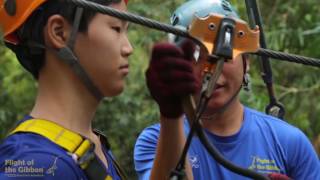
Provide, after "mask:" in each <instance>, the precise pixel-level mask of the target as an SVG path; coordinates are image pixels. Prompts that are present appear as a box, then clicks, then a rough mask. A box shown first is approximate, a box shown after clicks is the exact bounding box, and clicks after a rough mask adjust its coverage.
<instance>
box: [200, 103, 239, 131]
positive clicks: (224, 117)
mask: <svg viewBox="0 0 320 180" xmlns="http://www.w3.org/2000/svg"><path fill="white" fill-rule="evenodd" d="M243 114H244V107H243V105H242V104H241V103H240V101H239V100H238V99H235V100H234V101H233V102H232V103H230V104H229V105H228V107H226V109H225V110H224V111H223V112H218V113H215V114H214V115H212V116H211V117H210V116H209V118H204V119H202V123H203V127H204V128H206V129H207V130H209V131H210V132H212V133H214V134H216V135H219V136H230V135H233V134H235V133H237V132H238V131H239V130H240V128H241V126H242V122H243Z"/></svg>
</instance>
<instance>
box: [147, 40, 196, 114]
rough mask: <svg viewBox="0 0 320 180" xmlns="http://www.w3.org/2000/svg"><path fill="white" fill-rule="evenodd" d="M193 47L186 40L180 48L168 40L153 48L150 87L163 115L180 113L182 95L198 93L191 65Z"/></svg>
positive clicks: (149, 74) (148, 80) (181, 112)
mask: <svg viewBox="0 0 320 180" xmlns="http://www.w3.org/2000/svg"><path fill="white" fill-rule="evenodd" d="M194 50H195V46H194V44H193V43H192V42H191V41H186V42H185V43H183V44H182V46H181V48H178V47H176V46H174V45H172V44H168V43H159V44H156V45H155V46H154V47H153V51H152V57H151V61H150V65H149V68H148V69H147V72H146V79H147V86H148V88H149V91H150V94H151V96H152V97H153V99H154V100H155V101H156V102H157V103H158V105H159V108H160V113H161V114H162V116H164V117H167V118H177V117H179V116H181V115H182V114H183V108H182V101H181V99H182V97H185V96H187V95H189V94H193V93H195V92H196V91H197V89H198V87H199V83H198V81H197V78H196V76H195V74H194V72H193V67H192V59H193V53H194Z"/></svg>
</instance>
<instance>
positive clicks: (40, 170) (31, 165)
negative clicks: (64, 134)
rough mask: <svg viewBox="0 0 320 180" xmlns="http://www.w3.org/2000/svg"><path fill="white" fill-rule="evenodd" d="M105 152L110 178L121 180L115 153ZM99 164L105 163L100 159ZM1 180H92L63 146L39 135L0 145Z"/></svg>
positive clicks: (20, 136) (17, 136)
mask: <svg viewBox="0 0 320 180" xmlns="http://www.w3.org/2000/svg"><path fill="white" fill-rule="evenodd" d="M28 119H30V118H28ZM103 152H104V155H105V157H106V159H107V162H108V168H105V170H106V172H107V174H109V175H110V176H111V177H112V178H113V180H118V179H119V180H120V177H119V175H118V173H117V171H116V169H115V167H114V165H113V162H112V159H111V158H112V157H111V156H112V154H111V152H110V151H109V150H107V149H106V148H105V147H103ZM98 160H99V161H100V163H102V161H101V160H100V159H99V158H98ZM103 167H105V166H103ZM0 179H1V180H2V179H8V180H11V179H24V180H28V179H30V180H31V179H48V180H56V179H60V180H65V179H67V180H87V179H88V178H87V177H86V175H85V173H84V171H83V170H82V169H81V168H80V166H79V165H77V164H76V163H75V161H74V160H73V159H72V157H71V156H70V155H69V154H68V153H67V151H65V150H64V149H62V148H61V147H60V146H58V145H56V144H55V143H53V142H51V141H50V140H48V139H47V138H45V137H43V136H40V135H37V134H33V133H17V134H13V135H11V136H9V137H7V138H6V139H4V141H3V142H2V143H1V144H0Z"/></svg>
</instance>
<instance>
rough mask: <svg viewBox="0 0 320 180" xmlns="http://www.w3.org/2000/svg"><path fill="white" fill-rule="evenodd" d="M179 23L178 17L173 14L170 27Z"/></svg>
mask: <svg viewBox="0 0 320 180" xmlns="http://www.w3.org/2000/svg"><path fill="white" fill-rule="evenodd" d="M178 23H179V17H178V16H177V15H176V14H174V15H173V16H172V23H171V24H172V25H173V26H175V25H177V24H178Z"/></svg>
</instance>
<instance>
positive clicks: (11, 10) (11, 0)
mask: <svg viewBox="0 0 320 180" xmlns="http://www.w3.org/2000/svg"><path fill="white" fill-rule="evenodd" d="M4 9H5V10H6V12H7V13H8V15H10V16H14V15H16V11H17V5H16V0H5V1H4Z"/></svg>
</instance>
